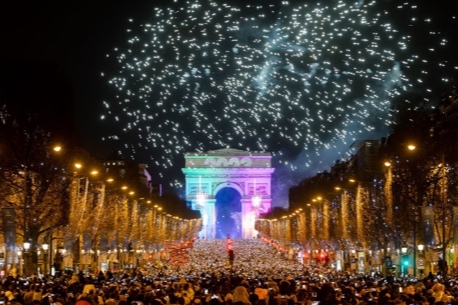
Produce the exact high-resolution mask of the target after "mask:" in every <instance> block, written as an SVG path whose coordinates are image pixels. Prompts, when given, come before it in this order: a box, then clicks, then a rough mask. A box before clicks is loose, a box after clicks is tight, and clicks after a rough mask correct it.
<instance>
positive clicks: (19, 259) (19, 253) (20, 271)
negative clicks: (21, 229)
mask: <svg viewBox="0 0 458 305" xmlns="http://www.w3.org/2000/svg"><path fill="white" fill-rule="evenodd" d="M21 255H22V251H21V250H17V258H18V263H19V276H22V270H23V269H22V257H21Z"/></svg>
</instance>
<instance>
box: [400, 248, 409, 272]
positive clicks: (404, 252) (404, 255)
mask: <svg viewBox="0 0 458 305" xmlns="http://www.w3.org/2000/svg"><path fill="white" fill-rule="evenodd" d="M408 263H409V262H408V261H407V247H406V246H403V247H402V248H401V274H402V275H406V274H407V272H406V268H408ZM407 270H408V269H407Z"/></svg>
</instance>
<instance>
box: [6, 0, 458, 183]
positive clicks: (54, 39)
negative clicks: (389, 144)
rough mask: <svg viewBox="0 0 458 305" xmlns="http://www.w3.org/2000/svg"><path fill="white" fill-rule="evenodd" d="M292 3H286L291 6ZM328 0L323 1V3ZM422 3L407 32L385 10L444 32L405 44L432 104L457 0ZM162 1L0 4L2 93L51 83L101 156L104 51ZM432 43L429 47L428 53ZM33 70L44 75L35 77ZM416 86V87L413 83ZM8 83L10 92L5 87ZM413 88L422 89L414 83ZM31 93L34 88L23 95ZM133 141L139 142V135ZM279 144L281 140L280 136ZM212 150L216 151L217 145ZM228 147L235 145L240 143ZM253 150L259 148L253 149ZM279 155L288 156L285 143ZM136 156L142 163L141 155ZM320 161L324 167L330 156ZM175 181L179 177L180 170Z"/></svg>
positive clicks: (451, 64) (54, 100) (424, 29)
mask: <svg viewBox="0 0 458 305" xmlns="http://www.w3.org/2000/svg"><path fill="white" fill-rule="evenodd" d="M226 2H227V3H231V4H233V5H237V4H238V3H244V4H245V5H246V4H247V3H255V2H253V1H251V2H250V1H234V0H232V1H226ZM295 2H296V1H290V3H291V4H294V3H295ZM302 2H304V1H302ZM331 2H332V3H334V2H335V1H328V2H325V1H323V3H331ZM359 2H364V1H359ZM366 2H369V1H366ZM378 2H385V3H387V4H388V7H391V8H395V7H396V5H401V4H407V3H408V4H409V5H410V6H412V5H415V3H416V2H415V1H404V2H403V1H389V0H382V1H378ZM421 2H422V1H417V3H419V5H418V7H419V8H418V12H419V13H418V16H419V17H420V18H423V20H422V21H421V22H416V23H415V24H414V27H416V28H415V29H414V30H413V31H412V24H410V22H409V16H406V15H405V12H406V11H407V10H399V11H396V10H393V11H390V14H391V16H392V17H395V18H397V19H396V20H393V22H394V23H395V27H396V28H397V29H399V30H400V31H404V30H405V32H406V33H412V35H413V34H415V33H416V32H417V33H429V32H440V33H441V34H440V35H439V36H440V37H445V38H447V43H446V46H444V47H443V48H442V49H441V47H440V44H439V43H438V41H439V39H436V38H437V36H434V39H436V40H437V41H433V40H434V39H430V37H428V36H426V35H417V36H415V35H413V36H412V38H411V42H410V50H412V52H418V55H419V56H420V57H421V58H423V59H425V60H428V61H429V62H428V63H427V64H424V66H423V67H422V68H421V69H419V70H418V71H419V72H418V73H419V77H420V76H421V77H424V86H429V85H428V84H427V83H428V82H429V81H430V80H431V82H432V84H431V86H432V87H431V89H432V91H433V92H431V101H432V103H433V102H434V99H436V98H439V97H440V95H441V94H442V93H443V92H444V91H447V89H448V88H447V82H444V81H442V82H441V81H440V78H450V77H453V76H455V74H456V72H457V71H456V66H458V55H457V54H458V52H457V50H458V44H457V38H456V37H457V35H456V31H457V30H458V21H457V19H456V18H455V17H454V16H456V15H457V14H456V12H457V8H458V5H457V3H456V1H450V0H438V1H428V4H423V5H421ZM423 2H425V1H423ZM158 3H161V4H158ZM164 3H172V1H143V0H142V1H118V0H116V1H106V0H102V1H61V2H60V3H58V4H57V5H51V3H48V2H28V1H27V2H22V1H10V2H9V3H8V4H1V5H0V68H1V69H2V71H1V72H0V76H1V79H0V81H1V82H2V84H1V86H0V88H2V87H3V88H5V87H7V88H9V89H7V91H8V90H9V91H10V93H8V94H9V95H8V94H7V95H8V96H14V95H18V94H19V93H18V91H21V92H22V93H21V94H23V91H24V90H25V91H27V90H28V89H27V88H30V91H31V92H34V91H33V90H32V89H31V88H34V85H33V84H30V82H33V80H37V86H35V87H43V86H44V87H46V88H53V87H54V89H53V90H51V89H49V91H47V89H43V90H42V91H41V92H42V96H46V98H43V99H42V100H46V99H48V102H49V103H50V104H53V105H56V110H55V113H56V115H55V116H56V117H58V116H59V114H58V113H59V111H61V113H66V114H68V115H69V116H68V117H67V116H66V115H62V116H61V117H60V120H62V121H65V120H66V119H67V118H70V117H71V116H72V115H74V118H75V121H76V123H77V126H76V130H77V132H78V133H79V135H80V137H81V139H82V143H83V145H84V146H85V147H87V148H88V149H89V150H90V151H92V152H93V153H95V154H96V155H99V156H100V157H103V156H107V155H108V154H110V152H111V150H112V149H113V147H111V146H110V145H107V144H106V143H104V142H102V141H101V139H102V137H103V136H107V135H109V134H115V133H117V132H118V133H119V130H117V128H120V126H114V125H110V124H107V123H102V122H101V120H100V115H101V113H102V112H103V105H102V101H104V100H105V99H107V97H109V96H110V95H112V94H113V86H111V87H110V86H108V85H107V79H106V78H102V77H101V72H107V73H110V72H111V74H112V75H114V74H115V73H114V72H113V71H116V69H118V67H117V66H116V65H114V64H113V61H111V62H110V61H107V58H106V55H107V54H108V53H112V52H113V48H114V47H115V46H120V47H122V46H123V45H125V41H126V39H127V38H128V37H130V36H129V35H128V33H126V29H127V28H129V27H130V24H129V19H130V18H133V19H135V20H136V21H138V22H139V23H141V22H142V21H144V22H148V21H151V20H153V19H151V18H149V17H150V16H152V15H153V9H154V7H158V6H162V7H164V6H165V5H164ZM257 3H266V1H257ZM269 3H272V2H269ZM279 3H281V1H275V4H276V5H278V4H279ZM394 3H396V5H394ZM431 3H433V4H431ZM269 18H270V17H269ZM272 18H273V17H272ZM428 18H431V22H429V21H428V22H426V21H424V20H427V19H428ZM267 21H269V20H267ZM432 48H436V50H434V51H431V49H432ZM440 64H445V65H446V66H447V67H446V68H443V69H442V70H440V72H437V73H435V71H436V69H437V66H438V65H440ZM425 67H426V68H430V71H431V73H430V74H429V75H427V76H425V75H421V73H422V72H421V71H422V70H424V69H425ZM440 73H443V74H440ZM40 74H42V75H43V77H40ZM21 79H22V80H24V82H23V83H22V84H17V82H21ZM40 79H46V80H48V81H47V82H44V83H40V82H39V81H38V80H40ZM27 83H29V85H27ZM38 84H40V85H39V86H38ZM56 84H57V86H55V85H56ZM417 85H418V87H421V86H422V85H421V84H418V83H417ZM15 86H17V87H15ZM56 87H57V88H56ZM12 88H14V90H11V89H12ZM34 90H38V89H37V88H35V89H34ZM413 90H417V88H415V89H413ZM418 91H421V90H420V89H418ZM11 92H13V93H11ZM50 92H53V93H50ZM19 95H20V94H19ZM25 95H26V96H27V94H25ZM31 95H33V93H30V94H29V95H28V96H29V97H30V96H31ZM48 107H49V105H48ZM72 109H74V111H72ZM56 120H57V119H56ZM110 129H112V130H110ZM133 141H138V139H135V140H133ZM204 141H205V139H204ZM278 143H280V144H281V145H285V143H283V142H281V141H279V142H278ZM280 144H279V145H280ZM348 146H349V145H348ZM208 147H211V146H208ZM274 147H275V145H274ZM211 148H212V149H216V148H217V147H211ZM235 148H239V149H241V148H240V147H235ZM290 148H291V149H290V151H289V152H290V154H291V155H290V156H288V157H289V158H292V159H294V158H295V157H297V154H298V152H299V151H300V150H301V149H297V147H293V146H290ZM252 149H253V150H258V149H257V148H256V147H255V148H252ZM196 150H197V148H196ZM188 151H189V150H188ZM191 151H192V150H191ZM154 153H155V151H154V150H152V154H154ZM282 154H283V155H286V156H287V155H288V147H286V149H285V150H284V151H283V152H282ZM328 155H329V157H328ZM327 157H328V160H335V159H337V158H339V155H338V154H337V153H336V152H328V153H327ZM277 158H280V159H281V156H280V155H277ZM141 161H144V162H146V163H148V161H146V160H141ZM278 162H280V163H281V162H282V161H278ZM326 162H327V163H326V164H327V165H328V166H329V165H330V164H329V162H328V161H326ZM181 166H182V163H180V164H179V165H178V166H177V168H176V169H175V172H177V170H178V171H179V168H180V167H181ZM317 168H319V166H316V167H314V166H311V167H309V172H308V174H309V175H310V174H313V170H315V169H317ZM301 175H303V176H304V175H305V174H304V172H301ZM175 178H176V177H174V178H171V179H175ZM168 179H169V176H166V177H165V178H163V180H162V181H158V182H161V183H164V184H167V183H169V181H167V180H168ZM178 179H181V177H180V175H178Z"/></svg>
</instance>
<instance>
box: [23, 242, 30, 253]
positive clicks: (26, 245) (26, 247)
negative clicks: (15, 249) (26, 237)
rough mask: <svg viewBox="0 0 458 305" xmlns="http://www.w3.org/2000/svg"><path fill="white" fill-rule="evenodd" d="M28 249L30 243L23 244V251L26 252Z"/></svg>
mask: <svg viewBox="0 0 458 305" xmlns="http://www.w3.org/2000/svg"><path fill="white" fill-rule="evenodd" d="M29 249H30V243H29V242H25V243H24V250H25V251H28V250H29Z"/></svg>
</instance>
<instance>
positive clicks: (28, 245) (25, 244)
mask: <svg viewBox="0 0 458 305" xmlns="http://www.w3.org/2000/svg"><path fill="white" fill-rule="evenodd" d="M29 250H30V243H29V242H28V241H26V242H24V274H25V275H27V271H28V270H27V268H29V266H28V262H27V258H28V256H29V253H28V252H29Z"/></svg>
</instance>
